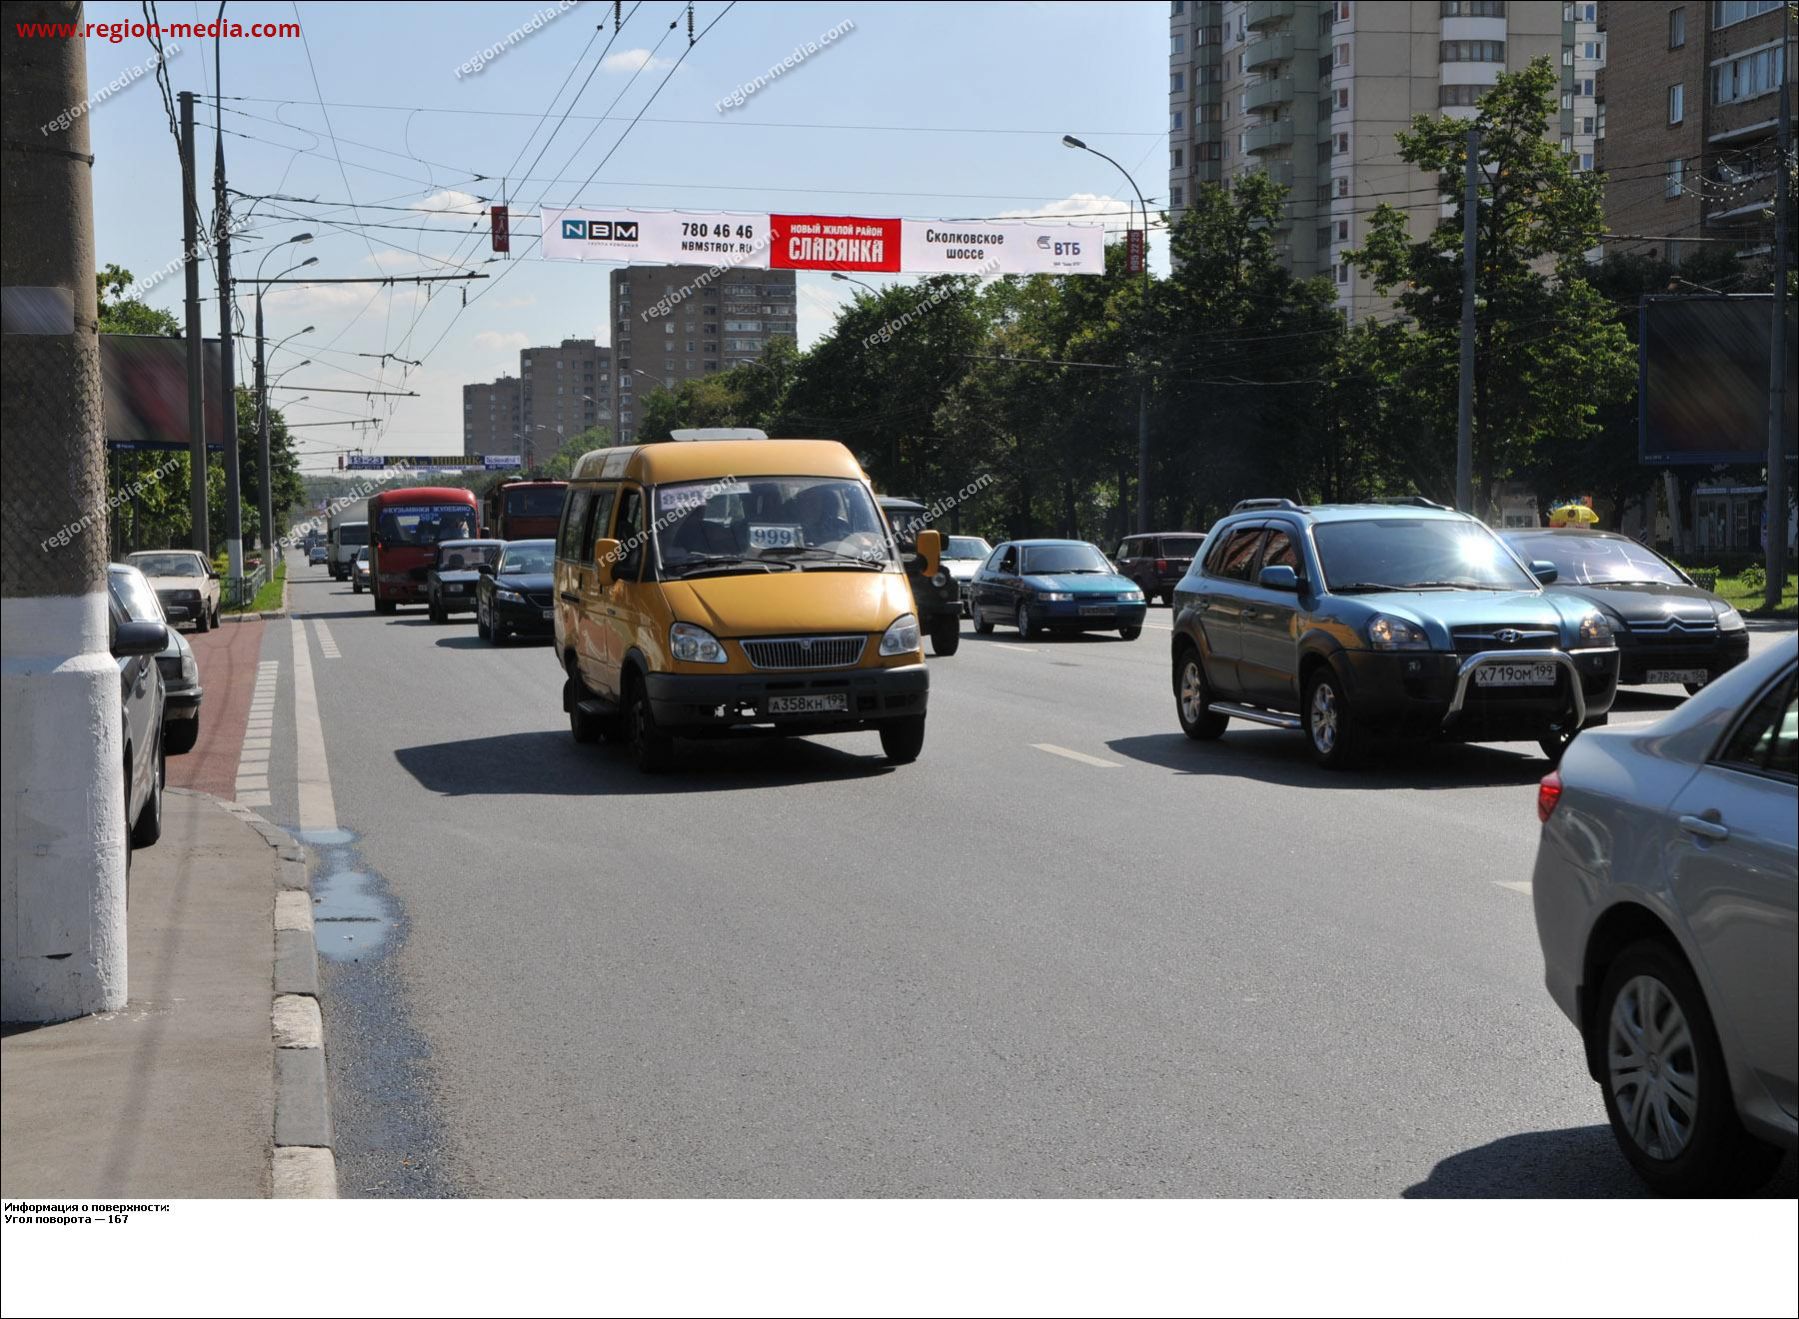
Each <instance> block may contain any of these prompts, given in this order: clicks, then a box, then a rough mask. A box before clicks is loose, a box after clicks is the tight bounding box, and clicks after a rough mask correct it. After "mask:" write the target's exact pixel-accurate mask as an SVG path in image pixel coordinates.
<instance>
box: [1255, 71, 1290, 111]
mask: <svg viewBox="0 0 1799 1319" xmlns="http://www.w3.org/2000/svg"><path fill="white" fill-rule="evenodd" d="M1243 95H1244V101H1243V103H1244V105H1245V106H1246V107H1247V108H1249V109H1251V110H1266V109H1267V108H1268V107H1270V106H1275V105H1286V104H1287V103H1288V102H1290V101H1291V100H1292V99H1293V79H1291V78H1269V79H1268V80H1267V81H1265V82H1258V83H1256V84H1255V85H1254V86H1253V87H1250V88H1248V89H1247V90H1246V91H1245V92H1244V93H1243Z"/></svg>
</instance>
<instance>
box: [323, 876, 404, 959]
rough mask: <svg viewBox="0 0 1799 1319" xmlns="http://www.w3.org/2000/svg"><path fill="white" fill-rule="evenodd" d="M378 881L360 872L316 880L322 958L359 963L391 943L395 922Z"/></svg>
mask: <svg viewBox="0 0 1799 1319" xmlns="http://www.w3.org/2000/svg"><path fill="white" fill-rule="evenodd" d="M376 882H377V881H376V880H375V877H374V876H373V875H370V874H366V873H364V872H363V871H360V870H338V871H335V872H333V873H331V874H328V875H320V876H318V877H317V878H315V879H314V880H313V881H312V921H313V926H314V932H315V937H316V940H317V943H318V948H319V956H320V957H323V958H325V959H327V960H329V961H333V962H354V961H359V960H361V958H363V957H365V956H368V955H372V954H374V953H378V952H380V951H381V949H382V947H383V946H384V945H385V944H386V943H387V936H388V934H389V932H390V931H391V930H392V929H393V921H392V920H391V919H390V918H389V916H388V913H387V903H386V902H385V901H383V900H382V898H381V895H380V894H379V893H377V892H376V891H375V889H376Z"/></svg>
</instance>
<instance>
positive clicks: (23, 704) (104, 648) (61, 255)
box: [0, 0, 127, 1022]
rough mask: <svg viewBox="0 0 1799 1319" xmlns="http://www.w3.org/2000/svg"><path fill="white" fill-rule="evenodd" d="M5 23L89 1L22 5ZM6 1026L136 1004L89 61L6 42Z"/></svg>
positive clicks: (2, 55) (0, 242)
mask: <svg viewBox="0 0 1799 1319" xmlns="http://www.w3.org/2000/svg"><path fill="white" fill-rule="evenodd" d="M7 14H8V21H9V26H10V24H11V22H12V21H13V20H17V21H18V22H19V23H20V25H21V26H23V25H24V24H27V23H30V24H53V23H62V24H68V23H71V22H72V23H73V24H75V25H76V26H77V27H79V26H80V24H81V20H82V6H81V5H80V4H68V3H44V2H43V0H33V2H32V3H24V4H15V5H10V6H8V9H7ZM0 81H3V82H4V84H5V88H6V95H5V98H4V100H3V101H0V142H3V146H0V161H3V162H4V163H3V165H0V187H3V189H4V192H5V196H6V206H7V223H6V225H5V227H4V229H3V230H0V235H3V236H0V286H3V288H4V299H3V300H0V303H3V306H4V315H3V318H0V319H3V325H0V328H3V329H4V332H5V344H6V350H5V352H4V353H3V354H0V426H3V427H4V430H5V433H6V443H5V444H4V445H0V501H3V503H0V525H4V529H5V535H4V537H0V657H3V659H4V663H3V664H0V764H3V766H4V777H3V783H4V786H3V787H0V815H4V821H3V823H0V834H3V836H4V837H5V839H6V846H5V849H4V851H3V852H0V887H3V889H4V899H3V901H4V908H5V922H6V939H5V946H4V952H3V953H0V1017H3V1018H4V1019H5V1020H7V1021H19V1022H48V1021H62V1020H66V1019H67V1018H70V1017H79V1016H83V1015H86V1014H88V1013H91V1012H105V1011H113V1010H116V1009H118V1008H122V1007H124V1006H125V991H126V979H125V974H126V967H125V848H126V838H125V834H126V829H127V824H126V821H125V790H124V789H125V784H124V777H123V770H122V764H123V760H124V755H125V746H124V739H123V735H122V733H121V730H120V721H119V669H118V665H117V662H116V661H115V660H114V659H113V658H112V655H111V654H110V650H111V646H110V642H109V629H110V621H111V615H110V613H109V609H108V605H107V595H106V561H107V546H106V524H107V519H106V457H105V444H104V431H105V424H104V416H103V412H102V404H101V386H100V340H99V326H98V324H97V323H96V316H97V314H98V306H97V303H98V295H97V292H96V290H95V287H94V204H93V202H94V199H93V163H94V161H93V156H92V155H91V154H90V151H89V148H90V143H89V137H88V122H89V116H87V115H85V114H75V115H73V116H71V115H70V114H69V113H68V112H69V108H70V107H71V106H76V107H80V106H84V105H86V104H87V46H86V43H85V42H81V41H27V40H22V39H20V38H18V37H17V36H16V35H15V34H13V33H7V34H6V36H5V37H4V38H0Z"/></svg>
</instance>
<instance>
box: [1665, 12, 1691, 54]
mask: <svg viewBox="0 0 1799 1319" xmlns="http://www.w3.org/2000/svg"><path fill="white" fill-rule="evenodd" d="M1686 44H1687V8H1686V6H1685V5H1681V6H1679V7H1678V8H1675V9H1670V10H1669V11H1668V49H1669V50H1679V49H1680V48H1681V47H1682V46H1684V45H1686Z"/></svg>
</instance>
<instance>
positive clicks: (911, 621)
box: [881, 614, 918, 655]
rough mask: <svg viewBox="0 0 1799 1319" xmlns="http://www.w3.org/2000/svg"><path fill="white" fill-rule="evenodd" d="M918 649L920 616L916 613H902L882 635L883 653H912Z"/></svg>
mask: <svg viewBox="0 0 1799 1319" xmlns="http://www.w3.org/2000/svg"><path fill="white" fill-rule="evenodd" d="M917 649H918V618H917V616H916V615H914V614H901V615H900V616H899V617H898V618H896V619H894V620H893V622H892V623H891V624H889V625H888V628H887V631H886V632H884V633H883V634H882V635H881V654H883V655H910V654H911V653H912V652H913V651H915V650H917Z"/></svg>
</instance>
